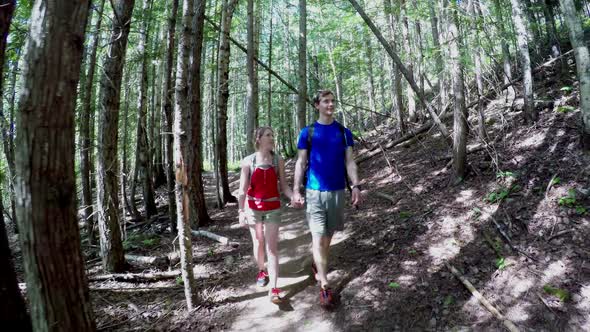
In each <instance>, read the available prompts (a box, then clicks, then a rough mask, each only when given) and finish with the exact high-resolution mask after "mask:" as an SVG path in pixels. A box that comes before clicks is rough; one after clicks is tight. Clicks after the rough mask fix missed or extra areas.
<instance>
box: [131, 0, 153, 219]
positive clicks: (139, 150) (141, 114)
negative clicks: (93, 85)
mask: <svg viewBox="0 0 590 332" xmlns="http://www.w3.org/2000/svg"><path fill="white" fill-rule="evenodd" d="M150 8H151V0H143V8H142V13H141V17H142V20H141V29H140V31H139V35H140V38H139V45H138V47H137V49H138V53H139V54H140V59H141V62H140V63H141V68H140V74H139V77H140V78H139V95H138V100H137V123H136V125H137V135H136V138H137V146H136V150H135V153H136V154H135V169H136V170H137V173H138V175H139V181H140V182H141V188H142V199H143V208H144V211H145V218H146V220H149V218H150V217H151V216H152V215H154V214H156V213H157V208H156V202H155V199H154V187H153V184H152V165H151V161H152V158H150V156H149V151H150V148H149V142H148V131H147V108H148V105H147V104H148V102H147V98H148V91H147V90H148V54H147V49H148V46H147V44H148V40H149V33H150V22H149V21H150V19H149V17H150V12H151V9H150ZM132 199H134V198H133V197H132Z"/></svg>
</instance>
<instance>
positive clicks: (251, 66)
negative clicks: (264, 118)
mask: <svg viewBox="0 0 590 332" xmlns="http://www.w3.org/2000/svg"><path fill="white" fill-rule="evenodd" d="M247 12H248V25H247V30H248V31H247V39H248V45H247V48H248V53H247V58H246V68H247V71H248V84H247V85H246V153H247V154H250V153H252V152H254V142H253V141H252V140H253V133H254V129H256V126H257V124H256V118H257V114H258V77H257V76H256V68H255V67H256V62H255V61H254V57H255V55H256V48H255V47H256V45H255V43H254V39H255V35H256V31H255V23H254V21H255V20H256V16H255V13H254V0H248V9H247Z"/></svg>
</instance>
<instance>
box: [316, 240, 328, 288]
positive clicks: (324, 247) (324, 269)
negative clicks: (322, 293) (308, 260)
mask: <svg viewBox="0 0 590 332" xmlns="http://www.w3.org/2000/svg"><path fill="white" fill-rule="evenodd" d="M331 241H332V236H326V235H320V234H313V233H312V252H313V260H314V262H315V265H316V267H317V269H318V277H319V279H320V286H322V287H324V286H327V285H328V256H329V253H330V242H331Z"/></svg>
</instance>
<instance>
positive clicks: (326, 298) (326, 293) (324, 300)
mask: <svg viewBox="0 0 590 332" xmlns="http://www.w3.org/2000/svg"><path fill="white" fill-rule="evenodd" d="M320 305H321V306H322V307H324V308H329V307H332V306H334V294H333V293H332V289H331V288H330V287H327V286H324V287H322V288H320Z"/></svg>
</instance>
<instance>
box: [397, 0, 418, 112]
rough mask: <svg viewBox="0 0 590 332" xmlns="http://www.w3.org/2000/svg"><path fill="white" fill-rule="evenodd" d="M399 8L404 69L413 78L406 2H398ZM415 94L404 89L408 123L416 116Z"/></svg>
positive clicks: (404, 0)
mask: <svg viewBox="0 0 590 332" xmlns="http://www.w3.org/2000/svg"><path fill="white" fill-rule="evenodd" d="M400 6H401V23H402V40H403V45H404V51H405V53H406V63H407V66H406V68H407V69H408V73H409V75H411V76H412V77H414V79H416V78H415V76H414V63H413V57H412V54H413V52H412V45H411V43H410V27H409V24H408V16H407V8H406V0H400ZM414 95H415V92H414V90H413V89H412V87H411V86H409V85H408V86H407V88H406V96H407V97H408V120H409V121H410V122H414V121H416V119H417V117H418V114H417V113H416V100H415V96H414Z"/></svg>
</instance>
